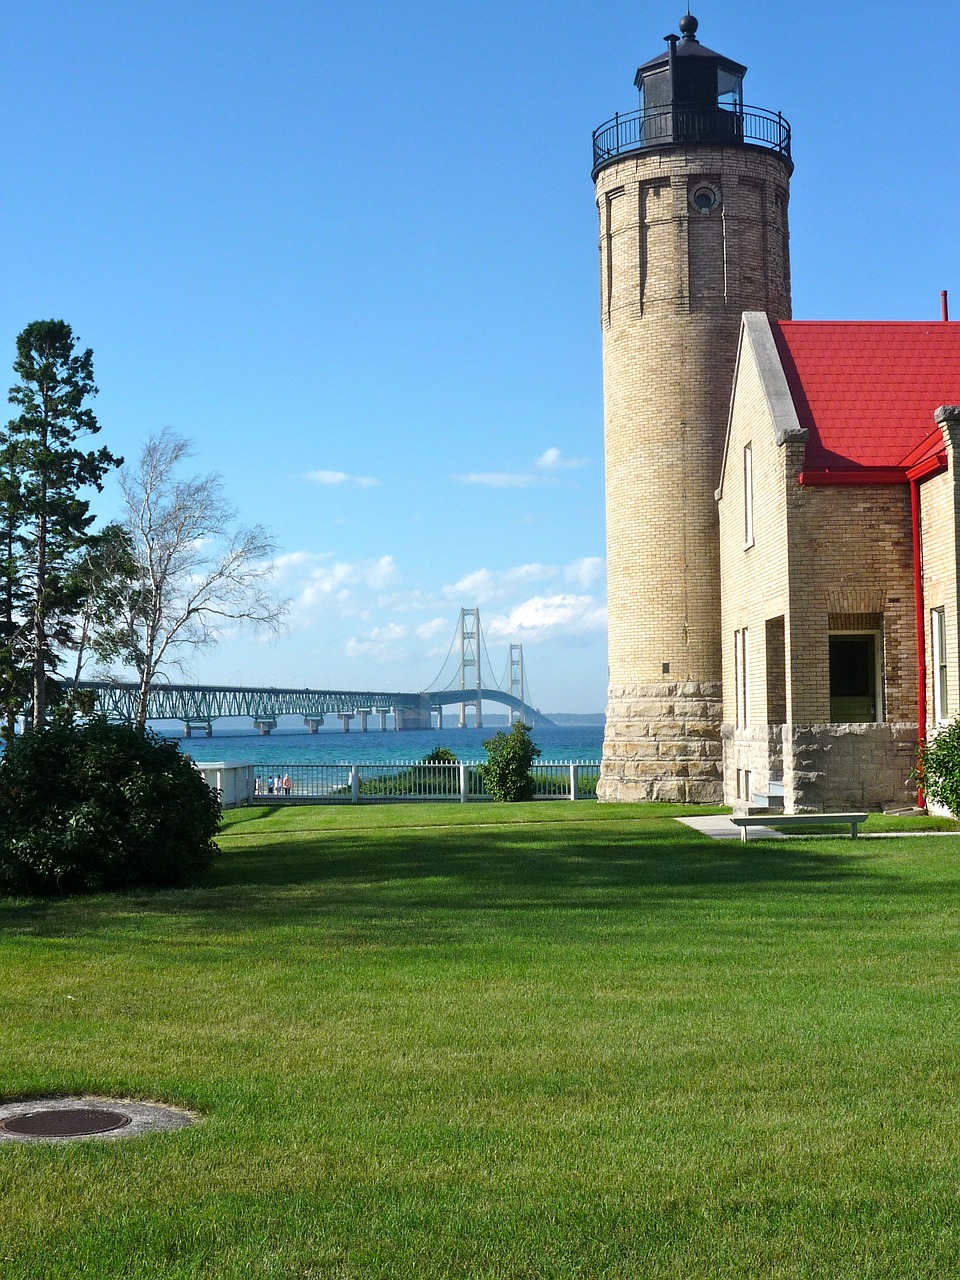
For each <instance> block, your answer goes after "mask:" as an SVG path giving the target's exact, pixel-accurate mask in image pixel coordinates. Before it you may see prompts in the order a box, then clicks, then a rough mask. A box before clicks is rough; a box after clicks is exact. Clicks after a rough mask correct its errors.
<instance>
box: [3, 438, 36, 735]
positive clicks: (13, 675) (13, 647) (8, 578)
mask: <svg viewBox="0 0 960 1280" xmlns="http://www.w3.org/2000/svg"><path fill="white" fill-rule="evenodd" d="M19 528H20V479H19V476H18V474H17V468H16V449H15V447H14V446H13V445H12V444H11V442H10V441H9V440H7V441H6V442H5V443H3V444H2V445H0V717H2V724H0V733H2V736H3V738H4V740H5V741H10V740H11V739H12V737H13V733H14V726H15V723H16V718H17V714H18V712H19V711H20V709H21V708H22V707H23V706H24V704H25V703H26V701H27V700H28V698H29V696H30V680H29V670H28V669H27V667H26V640H25V631H26V629H25V623H24V619H25V616H26V601H25V596H24V588H23V583H22V582H21V579H20V569H19V564H18V560H17V549H18V542H17V533H18V531H19Z"/></svg>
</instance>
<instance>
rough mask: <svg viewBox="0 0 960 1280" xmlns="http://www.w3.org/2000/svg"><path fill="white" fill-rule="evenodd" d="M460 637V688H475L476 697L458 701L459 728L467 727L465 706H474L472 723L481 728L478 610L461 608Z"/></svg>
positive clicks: (481, 689)
mask: <svg viewBox="0 0 960 1280" xmlns="http://www.w3.org/2000/svg"><path fill="white" fill-rule="evenodd" d="M459 638H460V688H461V689H464V690H466V689H470V690H474V689H475V690H476V699H474V698H465V699H464V700H463V701H462V702H461V703H460V728H461V729H465V728H466V727H467V707H473V708H474V724H475V726H476V727H477V728H478V729H482V728H483V711H482V706H481V704H482V694H483V684H482V681H481V677H480V647H481V642H482V633H481V631H480V610H479V609H461V610H460V623H459Z"/></svg>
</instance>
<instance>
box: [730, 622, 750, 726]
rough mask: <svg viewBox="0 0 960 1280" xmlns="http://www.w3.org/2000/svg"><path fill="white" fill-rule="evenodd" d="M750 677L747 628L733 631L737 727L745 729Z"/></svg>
mask: <svg viewBox="0 0 960 1280" xmlns="http://www.w3.org/2000/svg"><path fill="white" fill-rule="evenodd" d="M749 678H750V644H749V639H748V636H747V628H746V627H743V628H742V629H741V630H740V631H735V632H734V633H733V683H734V692H735V694H736V700H737V712H736V715H737V727H738V728H740V729H744V728H746V726H747V723H748V720H749V713H748V705H749V699H748V684H749Z"/></svg>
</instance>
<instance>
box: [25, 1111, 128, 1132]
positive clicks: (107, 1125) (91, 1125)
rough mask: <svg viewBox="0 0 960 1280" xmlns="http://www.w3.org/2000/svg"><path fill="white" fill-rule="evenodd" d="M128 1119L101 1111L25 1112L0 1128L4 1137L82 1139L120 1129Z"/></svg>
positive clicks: (110, 1112) (126, 1123)
mask: <svg viewBox="0 0 960 1280" xmlns="http://www.w3.org/2000/svg"><path fill="white" fill-rule="evenodd" d="M130 1123H131V1117H130V1116H125V1115H123V1114H122V1113H121V1112H119V1111H107V1110H106V1109H105V1108H103V1107H60V1108H58V1109H57V1110H43V1111H28V1112H27V1114H26V1115H23V1116H7V1118H6V1119H5V1120H0V1128H3V1129H5V1130H6V1131H7V1133H22V1134H29V1135H30V1136H31V1137H34V1138H85V1137H89V1136H90V1135H91V1134H94V1133H109V1132H110V1130H111V1129H123V1128H124V1127H125V1126H126V1125H128V1124H130Z"/></svg>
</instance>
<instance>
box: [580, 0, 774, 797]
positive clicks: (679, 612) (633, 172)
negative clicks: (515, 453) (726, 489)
mask: <svg viewBox="0 0 960 1280" xmlns="http://www.w3.org/2000/svg"><path fill="white" fill-rule="evenodd" d="M697 29H698V23H697V20H696V18H694V17H691V16H690V15H689V14H688V15H687V16H686V17H685V18H683V19H681V22H680V35H679V36H678V35H670V36H667V37H666V45H667V48H666V50H665V51H664V52H663V53H662V54H661V55H660V56H659V57H657V58H654V59H652V60H651V61H650V62H647V63H644V65H643V66H642V67H641V68H640V69H639V71H638V72H637V76H636V81H635V83H636V86H637V88H638V89H639V91H640V109H639V110H638V111H634V112H631V113H630V114H627V115H618V116H615V117H614V118H613V119H612V120H610V121H608V122H607V123H606V124H604V125H602V126H601V127H600V128H599V129H597V131H596V132H595V134H594V136H593V144H594V167H593V177H594V181H595V182H596V193H597V210H598V213H599V216H600V303H601V311H600V323H601V327H602V331H603V386H604V424H605V425H604V436H605V454H606V501H607V565H608V579H609V614H610V641H609V646H610V655H609V681H610V685H609V694H608V703H607V728H606V734H605V738H604V747H603V765H602V769H601V779H600V785H599V788H598V794H599V796H600V799H602V800H679V801H690V802H697V801H719V800H721V799H722V786H721V746H720V710H721V690H720V678H721V646H720V549H719V538H718V525H717V511H716V504H715V500H714V491H715V489H716V487H717V484H718V480H719V476H720V464H721V453H722V448H723V439H724V434H725V431H726V424H727V414H728V410H729V404H730V391H731V384H732V379H733V371H734V363H735V360H736V353H737V342H738V334H739V328H740V316H741V313H742V312H744V311H766V312H767V313H768V315H769V316H770V317H771V319H789V318H790V266H789V256H788V230H787V201H788V195H789V180H790V174H791V173H792V171H793V165H792V162H791V160H790V129H789V126H788V125H787V123H786V121H785V120H784V119H783V118H782V116H780V115H779V114H778V113H776V112H770V111H765V110H759V109H757V108H753V107H745V106H744V105H743V95H742V83H743V77H744V74H745V72H746V68H745V67H743V66H741V65H740V64H739V63H737V62H733V61H731V60H730V59H729V58H725V57H722V56H721V55H720V54H718V53H713V52H712V51H711V50H710V49H707V48H705V47H704V46H703V45H702V44H701V43H700V42H699V40H698V39H697Z"/></svg>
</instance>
